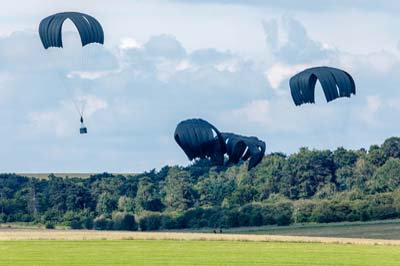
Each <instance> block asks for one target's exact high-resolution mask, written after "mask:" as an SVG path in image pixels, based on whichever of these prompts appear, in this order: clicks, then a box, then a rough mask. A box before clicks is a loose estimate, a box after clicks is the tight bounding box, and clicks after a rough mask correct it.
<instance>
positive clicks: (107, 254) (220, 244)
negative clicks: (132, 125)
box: [0, 240, 400, 266]
mask: <svg viewBox="0 0 400 266" xmlns="http://www.w3.org/2000/svg"><path fill="white" fill-rule="evenodd" d="M399 262H400V248H399V247H395V246H367V245H343V244H316V243H277V242H241V241H236V242H229V241H171V240H152V241H149V240H134V241H101V240H100V241H0V265H13V266H28V265H29V266H32V265H37V266H42V265H43V266H45V265H49V266H50V265H51V266H53V265H59V266H64V265H69V266H71V265H80V266H89V265H90V266H98V265H107V266H109V265H135V266H140V265H188V266H189V265H190V266H194V265H210V266H213V265H218V266H221V265H246V266H252V265H308V266H311V265H313V266H318V265H332V266H333V265H335V266H340V265H354V266H355V265H360V266H369V265H371V266H378V265H380V266H386V265H388V266H389V265H393V266H394V265H399Z"/></svg>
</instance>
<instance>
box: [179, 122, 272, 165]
mask: <svg viewBox="0 0 400 266" xmlns="http://www.w3.org/2000/svg"><path fill="white" fill-rule="evenodd" d="M174 138H175V141H176V142H177V143H178V145H179V146H180V147H181V148H182V150H183V151H184V152H185V154H186V155H187V157H188V158H189V160H193V159H196V158H200V159H205V158H210V159H211V161H212V162H214V163H215V164H217V165H224V154H225V153H226V154H227V155H228V158H229V160H228V162H227V163H233V164H237V163H239V162H240V160H243V161H247V160H248V159H250V160H249V165H248V170H250V169H252V168H253V167H255V166H257V165H258V164H259V163H260V162H261V160H262V158H263V157H264V154H265V148H266V145H265V142H264V141H261V140H259V139H258V138H256V137H245V136H240V135H236V134H233V133H220V132H219V131H218V129H217V128H216V127H214V126H213V125H212V124H210V123H209V122H207V121H205V120H203V119H188V120H184V121H182V122H180V123H179V124H178V126H177V127H176V129H175V134H174Z"/></svg>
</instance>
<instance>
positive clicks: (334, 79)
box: [289, 66, 356, 105]
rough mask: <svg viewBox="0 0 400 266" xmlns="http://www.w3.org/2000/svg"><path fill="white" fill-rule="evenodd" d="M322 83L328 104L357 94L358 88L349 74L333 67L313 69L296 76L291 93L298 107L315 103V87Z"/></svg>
mask: <svg viewBox="0 0 400 266" xmlns="http://www.w3.org/2000/svg"><path fill="white" fill-rule="evenodd" d="M317 80H319V82H320V83H321V86H322V89H323V91H324V94H325V98H326V100H327V102H330V101H333V100H335V99H337V98H339V97H350V96H351V94H354V95H355V94H356V86H355V83H354V80H353V78H352V77H351V76H350V74H349V73H347V72H345V71H343V70H340V69H337V68H333V67H326V66H322V67H313V68H308V69H306V70H303V71H302V72H300V73H298V74H296V75H294V76H293V77H292V78H291V79H290V81H289V85H290V92H291V94H292V98H293V101H294V103H295V104H296V105H301V104H303V103H315V96H314V95H315V85H316V83H317Z"/></svg>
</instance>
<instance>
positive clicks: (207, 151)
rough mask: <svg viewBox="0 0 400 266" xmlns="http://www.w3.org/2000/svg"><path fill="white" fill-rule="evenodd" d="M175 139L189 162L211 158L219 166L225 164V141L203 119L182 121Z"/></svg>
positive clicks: (176, 131)
mask: <svg viewBox="0 0 400 266" xmlns="http://www.w3.org/2000/svg"><path fill="white" fill-rule="evenodd" d="M174 138H175V141H176V142H177V143H178V145H179V146H180V147H181V148H182V150H183V151H184V152H185V154H186V155H187V156H188V158H189V160H193V159H195V158H200V159H204V158H210V159H211V160H212V161H213V162H214V163H216V164H218V165H223V164H224V153H225V142H224V139H223V137H222V135H221V133H220V132H219V131H218V129H217V128H215V127H214V126H213V125H212V124H210V123H209V122H207V121H205V120H203V119H188V120H185V121H182V122H180V123H179V124H178V126H177V127H176V129H175V134H174Z"/></svg>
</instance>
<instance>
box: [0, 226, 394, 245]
mask: <svg viewBox="0 0 400 266" xmlns="http://www.w3.org/2000/svg"><path fill="white" fill-rule="evenodd" d="M0 240H2V241H7V240H210V241H252V242H299V243H337V244H362V245H393V246H400V240H386V239H362V238H333V237H307V236H286V235H285V236H283V235H261V234H258V235H251V234H208V233H182V232H128V231H94V230H41V229H37V230H31V229H10V230H7V229H3V230H0Z"/></svg>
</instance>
